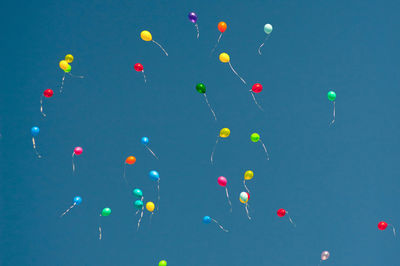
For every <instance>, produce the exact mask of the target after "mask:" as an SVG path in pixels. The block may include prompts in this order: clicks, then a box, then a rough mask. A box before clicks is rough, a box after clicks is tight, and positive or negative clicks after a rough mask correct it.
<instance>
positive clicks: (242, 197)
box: [239, 192, 249, 203]
mask: <svg viewBox="0 0 400 266" xmlns="http://www.w3.org/2000/svg"><path fill="white" fill-rule="evenodd" d="M239 199H240V202H241V203H246V202H248V201H249V194H248V193H247V192H241V193H240V196H239Z"/></svg>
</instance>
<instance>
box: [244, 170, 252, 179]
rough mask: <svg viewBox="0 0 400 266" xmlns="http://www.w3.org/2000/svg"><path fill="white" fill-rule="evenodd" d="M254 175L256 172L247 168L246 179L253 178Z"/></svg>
mask: <svg viewBox="0 0 400 266" xmlns="http://www.w3.org/2000/svg"><path fill="white" fill-rule="evenodd" d="M253 176H254V173H253V171H251V170H247V171H246V172H244V179H246V180H250V179H252V178H253Z"/></svg>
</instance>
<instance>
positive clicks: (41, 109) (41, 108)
mask: <svg viewBox="0 0 400 266" xmlns="http://www.w3.org/2000/svg"><path fill="white" fill-rule="evenodd" d="M40 113H41V114H42V115H43V116H44V117H46V114H45V113H44V112H43V96H42V97H40Z"/></svg>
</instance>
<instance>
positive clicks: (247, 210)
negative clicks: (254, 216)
mask: <svg viewBox="0 0 400 266" xmlns="http://www.w3.org/2000/svg"><path fill="white" fill-rule="evenodd" d="M247 206H248V204H247V203H246V205H245V206H244V208H245V210H246V214H247V218H249V220H251V217H250V214H249V209H248V207H247Z"/></svg>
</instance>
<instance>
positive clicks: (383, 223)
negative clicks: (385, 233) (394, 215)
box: [378, 221, 388, 230]
mask: <svg viewBox="0 0 400 266" xmlns="http://www.w3.org/2000/svg"><path fill="white" fill-rule="evenodd" d="M387 226H388V224H387V223H386V222H384V221H381V222H379V223H378V229H379V230H385V229H386V227H387Z"/></svg>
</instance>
